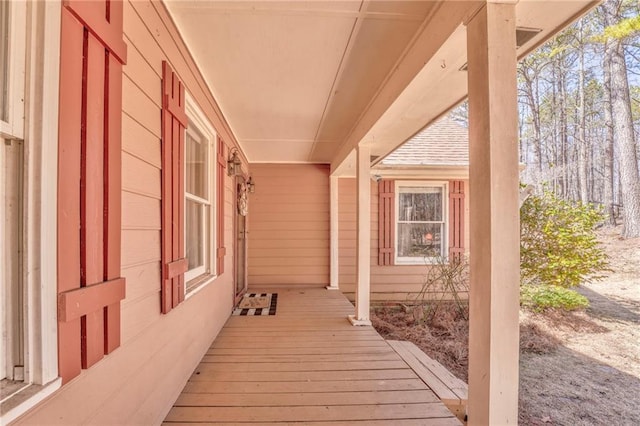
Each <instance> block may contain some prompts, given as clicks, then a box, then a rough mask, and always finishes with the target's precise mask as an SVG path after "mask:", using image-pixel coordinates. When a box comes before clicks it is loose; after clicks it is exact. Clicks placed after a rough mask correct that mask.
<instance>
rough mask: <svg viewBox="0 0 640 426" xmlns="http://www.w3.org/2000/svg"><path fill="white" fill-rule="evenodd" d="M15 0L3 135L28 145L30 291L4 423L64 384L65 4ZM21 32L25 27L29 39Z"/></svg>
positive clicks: (26, 272) (25, 259)
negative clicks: (60, 300) (20, 370)
mask: <svg viewBox="0 0 640 426" xmlns="http://www.w3.org/2000/svg"><path fill="white" fill-rule="evenodd" d="M11 5H12V7H13V9H14V10H13V11H12V13H11V20H12V24H11V31H12V34H11V39H12V41H11V47H10V58H9V61H10V64H9V70H10V71H9V73H10V77H9V78H10V83H9V94H8V108H7V109H8V114H9V116H8V120H7V121H4V122H1V123H0V132H1V133H2V134H3V137H7V136H11V137H12V139H19V140H22V141H23V144H24V155H23V168H24V182H23V195H22V196H23V200H24V210H23V216H22V221H23V223H22V226H23V236H22V238H23V248H24V250H23V255H22V257H21V262H22V268H23V287H24V289H25V293H26V294H25V297H24V312H25V314H24V316H25V318H24V321H25V324H26V327H25V328H26V330H25V339H24V341H25V348H24V350H25V365H24V382H25V385H26V386H25V387H24V388H22V389H21V390H20V391H19V392H18V393H16V394H14V395H12V396H10V397H9V398H7V399H6V400H4V401H2V412H3V413H2V415H1V416H0V423H2V424H6V423H9V422H11V421H12V420H14V419H15V418H17V417H18V416H20V415H22V414H24V413H25V412H26V411H27V410H29V409H30V408H32V407H33V406H35V405H36V404H38V403H39V402H40V401H42V400H43V399H45V398H46V397H47V396H49V395H50V394H51V393H53V392H54V391H55V390H56V389H58V388H59V387H60V384H61V380H60V378H59V377H58V338H57V282H56V277H57V267H56V258H57V257H56V255H55V253H56V252H57V174H58V169H57V166H58V104H59V78H60V74H59V70H60V22H61V12H62V4H61V1H60V0H52V1H46V2H19V1H18V2H12V3H11ZM15 31H18V32H23V33H24V37H22V36H18V35H16V33H15ZM25 95H26V96H25ZM25 105H26V107H25ZM0 249H3V247H2V246H0Z"/></svg>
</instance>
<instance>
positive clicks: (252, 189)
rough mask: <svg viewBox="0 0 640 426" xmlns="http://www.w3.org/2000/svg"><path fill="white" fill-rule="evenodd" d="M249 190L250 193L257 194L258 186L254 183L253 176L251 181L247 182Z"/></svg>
mask: <svg viewBox="0 0 640 426" xmlns="http://www.w3.org/2000/svg"><path fill="white" fill-rule="evenodd" d="M247 188H248V189H249V192H250V193H251V194H253V193H254V192H256V184H255V182H254V181H253V178H252V177H251V176H249V180H248V181H247Z"/></svg>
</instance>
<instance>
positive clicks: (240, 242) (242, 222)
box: [234, 176, 249, 303]
mask: <svg viewBox="0 0 640 426" xmlns="http://www.w3.org/2000/svg"><path fill="white" fill-rule="evenodd" d="M248 203H249V200H248V194H247V184H246V182H245V178H244V177H242V176H238V177H236V214H235V226H234V229H235V232H236V243H235V281H236V290H235V296H236V303H237V302H238V301H239V300H240V298H241V297H242V296H243V294H244V293H245V292H246V291H247V236H248V232H247V214H248V207H249V205H248Z"/></svg>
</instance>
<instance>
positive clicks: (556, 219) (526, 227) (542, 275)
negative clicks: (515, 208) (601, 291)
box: [520, 192, 608, 288]
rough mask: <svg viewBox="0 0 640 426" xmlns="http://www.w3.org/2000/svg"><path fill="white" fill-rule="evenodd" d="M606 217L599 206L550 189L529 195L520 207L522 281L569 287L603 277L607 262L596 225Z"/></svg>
mask: <svg viewBox="0 0 640 426" xmlns="http://www.w3.org/2000/svg"><path fill="white" fill-rule="evenodd" d="M603 218H604V216H603V213H602V211H601V210H600V209H597V208H594V207H593V206H591V205H588V204H581V203H574V202H571V201H566V200H561V199H559V198H558V197H556V196H555V195H554V194H552V193H550V192H545V193H544V194H543V195H542V196H530V197H529V198H528V199H527V200H526V201H525V203H524V204H523V205H522V208H521V209H520V271H521V277H522V282H523V284H546V285H556V286H561V287H567V288H568V287H575V286H577V285H580V283H582V282H590V281H594V280H598V279H601V278H602V275H601V273H602V272H603V271H606V270H607V266H608V261H607V255H606V254H605V253H604V251H603V250H602V249H601V248H600V247H599V245H598V240H597V238H596V235H595V232H594V227H595V225H596V224H598V223H599V222H601V221H602V220H603Z"/></svg>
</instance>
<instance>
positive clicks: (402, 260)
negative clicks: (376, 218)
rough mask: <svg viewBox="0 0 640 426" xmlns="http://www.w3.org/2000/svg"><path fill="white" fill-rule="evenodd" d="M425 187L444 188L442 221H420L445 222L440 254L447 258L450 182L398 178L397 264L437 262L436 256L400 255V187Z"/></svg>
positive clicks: (396, 216) (396, 182)
mask: <svg viewBox="0 0 640 426" xmlns="http://www.w3.org/2000/svg"><path fill="white" fill-rule="evenodd" d="M407 186H409V187H423V188H441V189H442V221H426V222H420V223H437V224H440V223H441V224H443V230H442V247H441V253H440V256H441V257H443V258H445V257H446V255H447V250H448V247H449V226H450V224H449V182H446V181H427V180H419V181H418V180H413V181H412V180H397V181H395V194H394V196H395V200H394V209H395V213H394V221H395V223H394V224H393V226H394V227H395V241H394V245H395V247H396V249H395V250H394V251H395V253H394V256H395V264H396V265H425V264H426V265H429V264H433V263H435V262H436V260H437V259H436V258H434V257H408V256H399V251H400V250H399V244H398V237H399V235H400V234H399V233H398V229H399V224H400V220H399V216H400V215H399V206H400V188H401V187H407Z"/></svg>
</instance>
